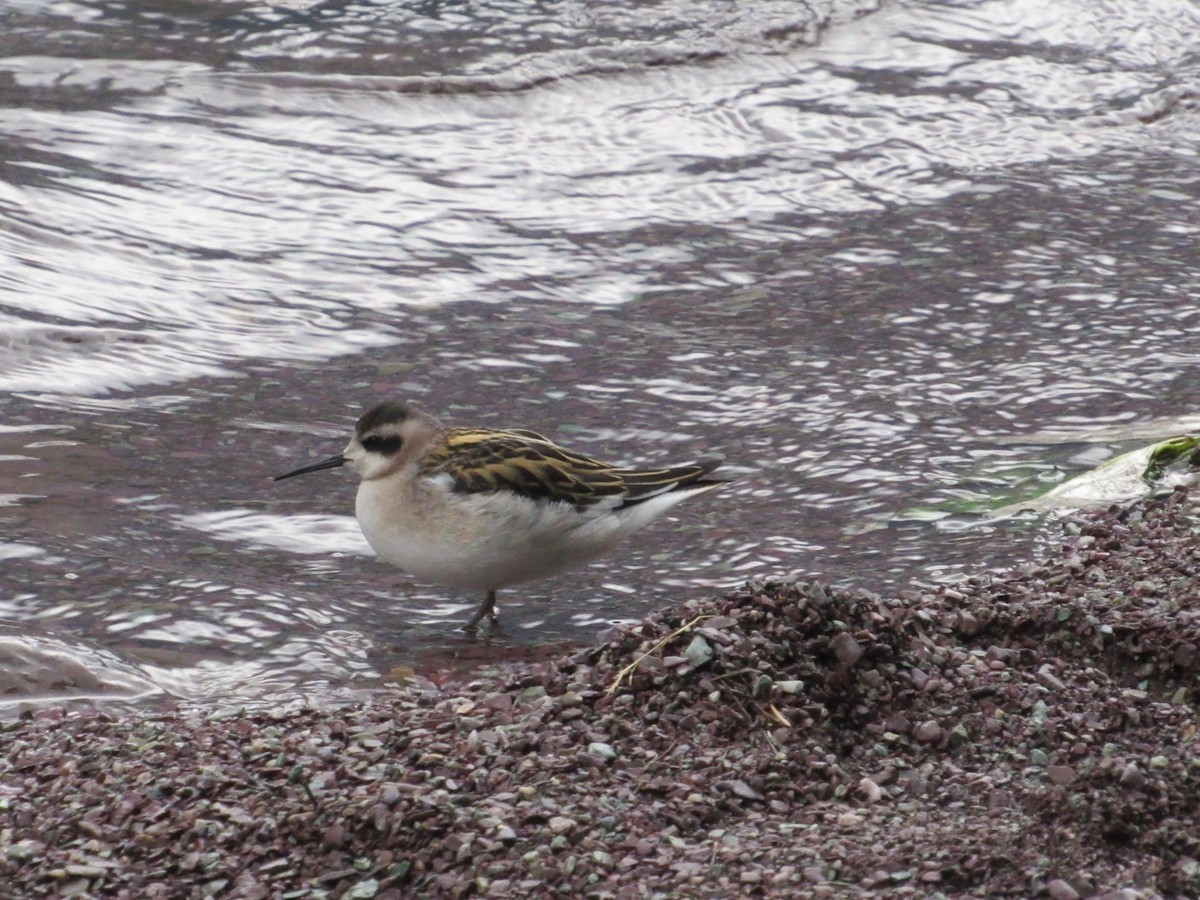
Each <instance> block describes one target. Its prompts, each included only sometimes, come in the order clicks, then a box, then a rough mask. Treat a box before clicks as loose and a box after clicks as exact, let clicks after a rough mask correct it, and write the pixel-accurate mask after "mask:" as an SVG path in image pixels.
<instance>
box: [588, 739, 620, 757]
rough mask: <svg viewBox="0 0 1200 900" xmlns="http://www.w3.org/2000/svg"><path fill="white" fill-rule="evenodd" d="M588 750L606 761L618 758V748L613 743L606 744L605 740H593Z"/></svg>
mask: <svg viewBox="0 0 1200 900" xmlns="http://www.w3.org/2000/svg"><path fill="white" fill-rule="evenodd" d="M587 752H588V753H590V754H591V755H592V756H595V757H598V758H600V759H602V760H604V761H605V762H612V761H613V760H614V759H616V758H617V750H616V748H615V747H613V745H612V744H605V743H604V742H603V741H592V743H590V744H588V747H587Z"/></svg>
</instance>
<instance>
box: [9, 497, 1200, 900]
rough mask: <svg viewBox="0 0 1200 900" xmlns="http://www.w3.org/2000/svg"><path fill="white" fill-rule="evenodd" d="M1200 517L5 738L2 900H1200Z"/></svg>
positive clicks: (1122, 513)
mask: <svg viewBox="0 0 1200 900" xmlns="http://www.w3.org/2000/svg"><path fill="white" fill-rule="evenodd" d="M1196 503H1197V498H1196V496H1195V495H1189V494H1188V493H1186V492H1185V491H1182V490H1180V491H1176V492H1174V493H1172V494H1170V495H1168V496H1166V497H1162V498H1158V499H1154V500H1149V501H1145V502H1143V503H1139V504H1135V505H1133V506H1130V507H1127V508H1121V509H1113V510H1108V511H1104V512H1095V513H1086V514H1077V515H1075V516H1073V517H1071V518H1069V519H1066V520H1064V521H1063V525H1062V527H1063V534H1062V540H1061V547H1060V548H1052V549H1051V550H1049V551H1048V552H1046V553H1044V554H1043V555H1044V557H1045V559H1044V560H1043V561H1040V562H1031V563H1028V564H1026V565H1025V566H1022V567H1020V568H1019V569H1018V570H1015V571H1012V572H1008V573H1003V574H999V575H987V576H981V577H979V578H977V579H973V580H969V581H966V582H964V583H961V584H957V585H954V586H953V587H945V588H941V589H939V590H936V591H931V592H927V593H916V592H914V593H911V594H906V595H904V596H900V597H879V596H874V595H871V594H867V593H862V592H845V591H835V590H830V589H827V588H825V587H822V586H821V585H819V584H755V583H752V584H749V585H747V586H746V587H745V588H743V589H741V590H738V591H736V592H734V593H732V594H729V595H727V596H724V597H718V598H709V599H698V600H693V601H689V602H687V603H684V604H682V605H681V606H679V607H677V608H675V609H670V610H665V611H662V612H661V613H658V614H656V615H653V616H651V617H648V618H647V619H645V620H644V621H643V622H642V623H640V624H639V625H637V626H636V627H632V628H623V629H620V630H617V631H615V632H614V633H613V634H612V635H611V636H610V637H609V638H608V639H607V640H606V642H605V643H603V644H601V645H600V646H597V647H594V648H590V649H587V650H582V651H579V652H576V653H574V654H572V655H569V656H566V657H562V658H558V659H554V660H551V661H548V662H539V663H524V664H506V665H504V666H499V667H495V668H492V669H489V670H488V671H487V673H486V677H482V676H480V675H479V674H478V673H476V675H475V680H466V681H457V682H449V683H441V684H435V683H433V682H430V681H427V680H424V679H422V678H419V677H417V678H414V679H413V681H412V682H411V683H410V684H408V685H407V686H406V687H404V688H397V689H395V690H389V691H381V692H379V693H378V694H377V695H376V696H375V697H374V698H373V699H371V700H370V701H369V702H367V703H365V704H364V705H362V706H360V707H355V708H342V709H336V710H300V711H296V710H275V711H271V710H249V711H247V710H236V709H235V710H229V709H226V710H219V711H197V710H194V709H191V710H181V711H177V712H173V713H166V714H164V713H161V712H145V711H137V710H131V711H128V712H113V711H90V712H81V713H76V712H72V713H64V712H62V711H61V710H54V709H49V710H43V711H41V712H39V713H36V714H33V715H27V716H25V717H23V718H22V719H20V720H18V721H14V722H9V723H5V724H3V725H0V894H2V895H3V896H4V897H22V898H23V897H37V896H76V897H128V898H139V900H140V898H176V897H178V898H191V897H205V896H215V897H235V898H267V897H289V898H292V897H294V898H302V897H339V898H400V897H458V896H465V895H482V896H490V897H516V896H535V897H536V896H572V897H575V896H578V897H696V896H717V897H741V896H746V897H753V896H774V897H796V896H808V897H857V896H889V897H893V896H894V897H904V896H912V897H961V896H987V897H1001V896H1008V897H1042V896H1044V897H1051V898H1054V900H1071V898H1078V897H1091V896H1101V897H1110V898H1116V897H1124V898H1143V897H1159V896H1164V897H1195V896H1200V733H1198V726H1200V717H1198V716H1197V710H1196V696H1197V694H1196V691H1197V671H1198V668H1200V659H1198V654H1200V538H1198V537H1197V528H1198V527H1200V526H1198V524H1197V520H1196V518H1195V516H1196V514H1197V509H1196Z"/></svg>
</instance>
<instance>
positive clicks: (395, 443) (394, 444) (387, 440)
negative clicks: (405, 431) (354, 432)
mask: <svg viewBox="0 0 1200 900" xmlns="http://www.w3.org/2000/svg"><path fill="white" fill-rule="evenodd" d="M403 443H404V442H403V441H402V440H401V439H400V437H399V436H398V435H394V434H392V435H388V436H387V437H384V436H383V435H379V434H371V435H368V436H367V437H365V438H363V439H362V445H363V449H364V450H370V451H371V452H372V453H382V454H383V455H384V456H391V455H392V454H393V453H395V452H396V451H397V450H399V449H400V446H401V444H403Z"/></svg>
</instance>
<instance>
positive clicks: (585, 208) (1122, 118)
mask: <svg viewBox="0 0 1200 900" xmlns="http://www.w3.org/2000/svg"><path fill="white" fill-rule="evenodd" d="M0 22H2V23H3V26H4V27H3V28H2V29H0V101H2V102H0V135H2V138H3V140H2V141H0V671H3V672H4V678H5V681H4V682H3V690H4V695H5V696H7V697H8V699H9V700H10V701H12V702H11V703H10V704H9V706H10V708H12V709H15V708H18V707H19V705H20V704H21V703H23V702H27V701H33V700H42V699H46V698H58V697H79V698H84V701H85V702H86V700H87V699H89V698H95V697H125V698H139V699H145V698H153V697H160V698H161V697H168V698H170V697H175V698H179V697H182V698H186V699H189V700H203V701H209V700H214V699H219V700H224V701H238V702H242V701H248V700H254V699H259V698H263V697H266V698H269V699H271V700H272V701H273V702H275V701H279V700H282V699H295V698H299V697H308V698H330V697H337V696H345V695H347V693H349V692H353V691H356V690H360V689H364V688H370V687H372V686H375V685H378V684H379V683H381V682H384V681H386V680H387V679H388V678H391V677H403V671H404V669H403V668H402V667H404V666H412V667H416V668H418V669H419V670H421V671H438V670H442V669H447V668H453V667H458V666H474V665H478V664H479V663H480V662H485V661H487V660H488V659H492V658H498V657H499V656H500V655H509V654H512V653H532V652H541V648H543V647H544V646H545V645H547V644H549V645H554V644H558V643H563V642H568V643H569V642H573V641H583V640H588V639H591V638H592V637H593V636H595V634H596V633H597V632H599V631H600V630H602V629H603V628H604V627H605V626H606V625H607V623H610V622H613V621H619V620H625V619H635V618H638V617H640V616H641V615H642V614H644V612H645V611H646V610H647V609H649V608H651V607H654V606H657V605H661V604H665V603H671V602H675V601H678V600H680V599H683V598H685V597H687V596H690V595H693V594H696V593H698V592H706V591H714V590H718V589H720V588H722V587H725V586H728V585H731V584H735V583H737V582H739V581H741V580H744V579H746V578H750V577H754V578H759V577H766V576H773V575H816V576H820V577H823V578H826V579H829V580H832V581H835V582H839V583H844V584H854V585H863V586H866V587H869V588H874V589H895V588H898V587H903V586H905V585H909V584H912V583H913V582H914V581H915V582H918V583H920V582H929V581H934V580H939V579H946V578H954V577H959V576H960V575H961V574H962V573H969V572H977V571H983V570H986V569H988V568H993V567H1000V566H1003V565H1006V564H1008V563H1010V562H1011V561H1013V560H1014V559H1020V558H1022V557H1023V556H1026V555H1028V553H1029V552H1030V545H1031V544H1032V543H1035V542H1036V541H1038V540H1041V539H1044V538H1043V537H1042V536H1043V535H1052V534H1053V530H1052V529H1043V530H1039V529H1038V524H1037V523H1036V522H1022V523H1015V524H1014V523H1008V524H988V525H986V526H984V525H979V524H977V523H976V522H975V520H973V519H971V518H970V517H968V516H963V515H952V516H949V518H947V514H948V513H950V512H952V511H954V510H957V509H961V508H963V506H964V505H965V506H970V505H972V504H976V503H978V502H979V501H981V500H984V499H986V498H988V497H993V496H1001V495H1002V496H1004V497H1006V498H1007V497H1010V496H1011V494H1012V492H1013V490H1014V489H1016V490H1019V489H1020V485H1021V484H1022V483H1036V482H1045V481H1053V480H1057V479H1060V478H1062V477H1064V476H1065V475H1067V474H1072V473H1075V472H1078V471H1081V470H1083V469H1086V468H1087V467H1089V466H1092V465H1095V464H1096V463H1098V462H1101V461H1103V460H1104V459H1106V458H1108V457H1109V456H1111V455H1113V454H1115V453H1117V452H1120V451H1122V450H1125V449H1128V448H1130V447H1131V446H1135V445H1136V444H1137V443H1139V442H1140V441H1144V440H1146V439H1149V438H1154V437H1158V436H1165V435H1167V434H1171V433H1174V432H1176V431H1181V430H1186V429H1188V428H1197V427H1200V421H1198V413H1197V409H1196V405H1195V403H1194V395H1195V391H1194V389H1193V385H1194V383H1195V380H1196V374H1197V365H1198V362H1200V342H1198V341H1197V338H1196V334H1197V329H1198V326H1200V322H1198V319H1200V304H1197V303H1196V298H1197V296H1198V295H1200V276H1198V275H1197V266H1196V265H1195V258H1196V250H1195V246H1196V233H1197V229H1198V228H1200V214H1198V202H1197V198H1198V191H1197V184H1198V183H1200V163H1198V162H1197V159H1196V155H1195V146H1196V145H1197V140H1198V137H1200V134H1198V132H1200V126H1198V122H1197V102H1196V95H1195V93H1194V89H1193V88H1192V87H1191V85H1192V84H1193V83H1194V82H1195V80H1196V74H1197V70H1198V68H1200V66H1198V64H1197V62H1198V56H1200V51H1197V49H1196V48H1198V47H1200V13H1198V11H1197V9H1196V8H1195V7H1194V5H1192V4H1190V3H1186V2H1165V0H1164V2H1149V3H1136V4H1135V3H1116V2H1109V3H1095V2H1088V3H1082V2H1066V3H1060V4H1045V3H1037V4H1035V3H1031V2H1023V0H1013V2H975V3H966V2H963V3H959V4H941V3H939V4H929V3H892V4H882V5H878V4H875V3H866V2H864V3H860V4H857V5H854V4H849V3H847V4H832V3H829V4H820V3H814V4H807V5H801V4H794V3H791V2H787V3H784V2H757V3H746V4H737V5H736V6H730V5H729V4H727V3H717V2H710V3H687V4H683V3H673V2H662V3H641V4H636V5H633V6H631V5H629V4H619V5H618V4H595V3H587V4H555V5H534V6H530V5H529V4H518V3H486V4H470V5H459V6H456V5H440V4H415V5H413V4H404V5H402V4H394V3H379V2H375V3H372V2H365V0H364V2H359V3H327V2H288V3H276V4H270V5H269V4H261V3H252V2H247V3H211V4H181V3H137V4H128V3H114V2H87V3H81V2H57V3H53V4H44V3H41V2H36V3H35V2H28V3H9V4H7V6H6V7H5V10H4V11H2V12H0ZM392 396H404V397H408V398H411V399H416V400H419V401H420V402H422V403H423V405H425V406H426V407H428V408H430V409H431V410H434V411H436V412H438V413H440V414H443V415H444V416H446V417H447V418H451V419H454V420H456V421H460V422H464V423H473V424H483V425H510V426H524V427H528V428H534V429H537V430H539V431H543V432H546V433H548V434H550V435H552V436H554V437H556V438H558V439H560V440H562V441H564V442H569V443H572V444H574V445H577V446H580V447H581V448H583V449H586V450H588V451H591V452H593V453H597V454H600V455H605V456H608V457H611V458H615V459H618V460H622V461H627V462H650V461H660V460H663V459H666V458H679V459H684V458H689V457H693V456H696V455H699V454H701V453H703V452H706V451H709V450H711V449H721V450H723V451H724V452H725V453H726V455H727V456H728V457H729V461H730V463H729V466H728V469H729V472H730V474H732V475H735V476H736V479H737V480H736V482H735V483H734V484H732V485H731V486H730V487H728V488H726V489H725V490H723V491H722V492H720V493H718V494H712V495H707V496H706V497H704V498H701V499H697V500H695V501H693V502H691V503H690V504H688V505H685V506H683V507H681V508H680V509H679V511H678V514H677V515H676V516H674V517H673V521H667V522H664V523H662V524H660V525H659V526H658V527H657V528H655V529H654V530H652V531H650V532H648V533H647V537H646V538H645V540H639V541H637V542H636V544H635V545H631V546H630V547H628V548H626V549H625V550H624V551H623V552H621V553H619V554H616V555H614V556H612V557H611V558H609V559H607V560H604V561H601V562H600V563H597V564H595V565H593V566H592V567H591V568H589V569H587V570H584V571H582V572H579V573H575V574H572V575H567V576H560V577H558V578H555V579H552V580H548V581H546V582H542V583H535V584H532V585H529V586H528V587H526V588H524V589H518V590H514V591H510V592H508V594H507V596H503V595H502V602H503V613H502V615H503V619H502V622H503V628H502V632H501V633H500V634H499V635H498V636H497V638H496V639H495V641H494V642H492V643H485V644H481V643H479V642H473V641H470V640H468V639H466V638H465V637H463V636H461V635H458V634H455V633H454V631H453V626H454V624H455V623H457V622H459V621H461V620H462V618H463V617H464V616H465V615H466V611H467V610H468V609H469V607H470V606H471V605H473V604H474V603H475V602H476V599H477V598H475V597H471V596H466V595H462V594H458V593H455V592H451V591H446V590H443V589H439V588H436V587H431V586H429V585H424V584H418V583H415V582H413V581H411V580H410V579H408V578H406V577H405V576H404V575H402V574H400V573H397V572H395V571H394V570H392V569H390V568H388V567H386V566H384V565H382V564H380V563H378V562H376V561H374V560H373V558H372V557H371V556H370V552H369V550H368V549H367V548H366V545H365V543H364V542H363V540H362V537H361V535H360V534H359V533H358V530H357V526H356V525H355V523H354V520H353V518H352V517H351V513H352V502H353V501H352V497H353V484H352V479H351V478H350V477H349V476H347V475H344V474H342V473H321V474H317V475H312V476H308V477H307V478H305V479H297V480H295V481H288V482H282V483H280V484H273V483H272V482H271V481H270V480H269V476H271V475H274V474H278V473H279V472H281V471H284V470H286V469H288V468H290V467H292V466H294V465H298V464H301V463H303V462H305V461H308V460H310V459H315V458H319V457H321V456H324V455H328V454H329V453H332V452H336V451H337V450H338V449H340V448H341V446H342V445H343V444H344V442H345V436H346V432H347V430H348V428H349V427H350V425H351V423H352V421H353V418H354V417H355V416H356V415H357V413H358V412H359V411H360V410H361V408H362V407H364V406H367V405H370V404H372V403H374V402H376V401H378V400H380V399H383V398H387V397H392ZM1014 486H1015V487H1014ZM968 526H974V527H968ZM397 667H401V668H397Z"/></svg>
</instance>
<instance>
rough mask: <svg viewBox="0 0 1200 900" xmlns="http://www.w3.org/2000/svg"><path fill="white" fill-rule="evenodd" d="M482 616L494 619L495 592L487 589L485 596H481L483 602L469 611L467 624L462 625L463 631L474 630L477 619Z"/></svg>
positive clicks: (477, 622) (493, 620)
mask: <svg viewBox="0 0 1200 900" xmlns="http://www.w3.org/2000/svg"><path fill="white" fill-rule="evenodd" d="M484 616H487V617H488V619H489V620H490V621H492V622H495V621H496V592H495V591H488V592H487V596H486V597H484V598H483V602H482V603H480V604H479V608H478V609H477V610H475V612H473V613H471V618H469V619H467V624H466V625H464V626H463V631H474V630H475V626H476V625H478V624H479V620H480V619H482V618H483V617H484Z"/></svg>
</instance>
